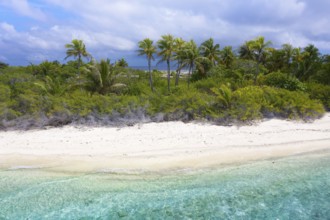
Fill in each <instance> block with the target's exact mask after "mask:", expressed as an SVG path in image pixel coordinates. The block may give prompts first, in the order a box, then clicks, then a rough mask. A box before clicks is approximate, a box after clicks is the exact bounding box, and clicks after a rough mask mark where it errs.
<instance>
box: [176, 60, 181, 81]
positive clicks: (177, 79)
mask: <svg viewBox="0 0 330 220" xmlns="http://www.w3.org/2000/svg"><path fill="white" fill-rule="evenodd" d="M180 68H181V63H180V62H178V69H177V70H176V76H175V86H178V85H179V78H180V74H181V69H180Z"/></svg>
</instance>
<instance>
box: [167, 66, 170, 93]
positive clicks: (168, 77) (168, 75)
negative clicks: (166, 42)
mask: <svg viewBox="0 0 330 220" xmlns="http://www.w3.org/2000/svg"><path fill="white" fill-rule="evenodd" d="M170 83H171V66H170V60H167V90H168V91H169V92H170V90H171V88H170Z"/></svg>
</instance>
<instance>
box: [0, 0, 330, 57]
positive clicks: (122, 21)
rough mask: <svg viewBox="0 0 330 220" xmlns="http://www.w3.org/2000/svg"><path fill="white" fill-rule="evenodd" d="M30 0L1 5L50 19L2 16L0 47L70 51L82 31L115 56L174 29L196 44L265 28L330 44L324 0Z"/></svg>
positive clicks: (272, 35)
mask: <svg viewBox="0 0 330 220" xmlns="http://www.w3.org/2000/svg"><path fill="white" fill-rule="evenodd" d="M31 2H32V1H27V0H0V6H4V7H7V8H10V9H11V10H15V12H16V13H18V14H20V15H23V16H28V17H31V18H34V19H39V20H44V19H47V24H46V23H40V22H39V23H38V20H36V21H35V22H31V25H30V26H28V27H26V28H25V29H22V28H19V27H18V26H17V27H16V28H15V27H14V26H13V25H12V24H10V23H13V24H15V25H17V23H18V22H17V21H16V22H10V21H6V22H2V23H1V20H0V30H1V31H2V33H0V49H2V48H3V47H4V46H1V45H3V44H4V42H6V44H12V45H13V46H14V45H15V46H16V47H17V49H18V50H21V53H22V54H24V53H26V54H28V53H31V54H32V52H33V50H38V53H39V52H40V53H41V52H42V51H44V52H43V53H44V54H47V56H48V57H51V56H52V54H54V57H61V56H64V55H63V54H64V53H65V48H64V44H66V43H69V42H70V41H71V40H72V39H73V38H79V39H82V40H83V41H84V42H85V44H86V46H87V49H88V50H91V51H93V53H95V54H97V55H100V56H101V55H102V56H105V55H106V56H115V55H116V54H118V53H120V52H127V51H133V52H134V51H135V50H136V47H137V42H138V41H139V40H142V39H143V38H145V37H149V38H151V39H153V40H155V41H156V40H158V39H159V37H160V36H161V35H163V34H168V33H170V34H173V35H174V36H177V37H183V38H184V39H186V40H190V39H195V40H196V41H197V42H198V43H201V41H203V40H206V39H208V38H209V37H213V38H214V39H215V41H216V42H217V43H220V45H221V46H225V45H233V46H234V47H236V46H239V45H240V44H242V43H243V42H244V41H246V40H249V39H251V38H254V37H257V36H260V35H263V36H265V37H266V39H267V40H271V41H273V43H274V46H278V45H281V44H283V43H292V44H293V45H294V46H302V47H303V46H306V45H307V44H309V43H313V44H315V45H316V46H319V48H320V49H321V50H329V42H330V29H329V28H328V27H330V18H329V16H328V12H327V10H325V8H329V7H327V6H330V3H329V1H327V0H318V1H312V0H276V1H273V0H250V1H246V0H235V1H232V0H221V1H219V0H203V1H200V0H179V1H178V0H162V1H150V0H84V1H81V0H70V1H69V0H43V1H41V0H39V1H37V2H39V5H36V4H35V3H34V4H32V3H31ZM41 9H42V10H44V12H42V11H41ZM46 15H47V16H48V17H49V18H46V17H47V16H46ZM66 16H67V17H66ZM22 23H24V22H22ZM1 42H2V43H1ZM55 54H56V55H55ZM61 54H62V55H61ZM34 57H37V58H38V57H39V58H42V56H34ZM37 58H36V59H37ZM102 58H104V57H102ZM110 58H111V57H110ZM56 59H57V58H56Z"/></svg>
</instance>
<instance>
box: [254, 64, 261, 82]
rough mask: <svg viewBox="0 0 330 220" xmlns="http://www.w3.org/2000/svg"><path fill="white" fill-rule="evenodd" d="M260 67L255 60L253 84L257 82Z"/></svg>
mask: <svg viewBox="0 0 330 220" xmlns="http://www.w3.org/2000/svg"><path fill="white" fill-rule="evenodd" d="M259 69H260V68H259V61H258V62H257V68H256V74H255V76H254V85H256V84H257V78H258V75H259V71H260V70H259Z"/></svg>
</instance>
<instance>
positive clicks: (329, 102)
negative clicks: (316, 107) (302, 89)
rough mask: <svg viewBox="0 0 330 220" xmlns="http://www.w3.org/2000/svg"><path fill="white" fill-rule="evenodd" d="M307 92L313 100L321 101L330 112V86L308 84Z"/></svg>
mask: <svg viewBox="0 0 330 220" xmlns="http://www.w3.org/2000/svg"><path fill="white" fill-rule="evenodd" d="M306 86H307V92H308V93H309V95H310V98H311V99H317V100H320V101H321V102H322V103H323V105H324V107H325V108H326V109H327V110H328V111H329V110H330V85H323V84H319V83H308V84H307V85H306Z"/></svg>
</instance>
